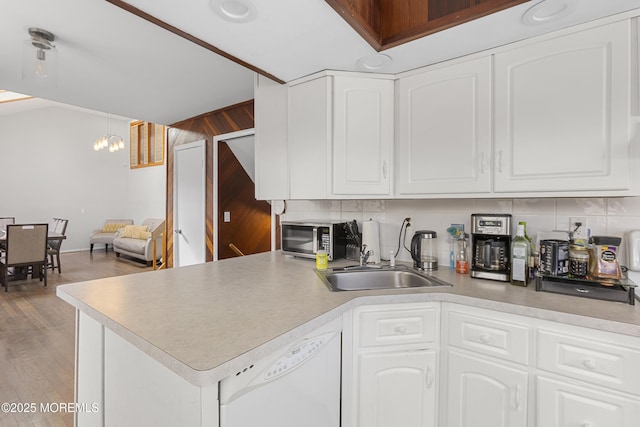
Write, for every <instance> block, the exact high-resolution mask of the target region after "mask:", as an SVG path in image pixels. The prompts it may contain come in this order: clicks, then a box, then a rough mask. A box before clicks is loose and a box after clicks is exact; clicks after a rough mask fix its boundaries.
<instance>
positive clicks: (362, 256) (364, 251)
mask: <svg viewBox="0 0 640 427" xmlns="http://www.w3.org/2000/svg"><path fill="white" fill-rule="evenodd" d="M370 256H371V251H367V245H362V249H360V267H364V266H365V265H367V260H368V259H369V257H370Z"/></svg>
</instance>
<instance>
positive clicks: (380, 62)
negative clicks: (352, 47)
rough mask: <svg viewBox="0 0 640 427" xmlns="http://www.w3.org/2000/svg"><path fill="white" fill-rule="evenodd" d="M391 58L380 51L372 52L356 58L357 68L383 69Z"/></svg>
mask: <svg viewBox="0 0 640 427" xmlns="http://www.w3.org/2000/svg"><path fill="white" fill-rule="evenodd" d="M391 62H392V61H391V58H390V57H389V56H387V55H384V54H382V53H374V54H373V55H368V56H363V57H362V58H360V59H358V63H357V64H358V68H360V69H361V70H363V71H383V70H384V69H385V68H387V66H388V65H389V64H391Z"/></svg>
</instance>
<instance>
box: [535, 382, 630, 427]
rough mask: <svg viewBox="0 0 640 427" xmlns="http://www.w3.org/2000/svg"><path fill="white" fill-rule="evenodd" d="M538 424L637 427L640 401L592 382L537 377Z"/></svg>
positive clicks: (560, 426) (567, 426)
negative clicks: (599, 386) (581, 383)
mask: <svg viewBox="0 0 640 427" xmlns="http://www.w3.org/2000/svg"><path fill="white" fill-rule="evenodd" d="M536 390H537V397H536V399H537V424H536V425H537V426H538V427H573V426H579V427H597V426H606V427H636V426H637V425H638V417H640V400H638V399H633V398H629V397H628V396H625V395H620V394H616V393H612V392H611V391H609V390H606V389H600V388H597V387H593V386H591V385H589V386H587V385H580V384H576V383H574V382H568V381H559V380H555V379H551V378H546V377H544V376H538V378H537V387H536Z"/></svg>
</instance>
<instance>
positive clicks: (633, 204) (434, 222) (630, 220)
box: [282, 197, 640, 266]
mask: <svg viewBox="0 0 640 427" xmlns="http://www.w3.org/2000/svg"><path fill="white" fill-rule="evenodd" d="M472 213H509V214H512V215H513V222H512V224H514V225H513V230H512V234H515V224H518V222H519V221H526V222H527V234H529V235H530V236H531V237H532V238H534V239H535V238H536V237H537V236H538V235H539V234H541V233H544V232H547V231H551V230H568V229H569V218H570V217H585V218H586V219H587V227H588V228H589V229H590V230H591V235H609V236H619V237H622V238H623V245H624V234H625V232H627V231H629V230H640V197H614V198H557V199H556V198H521V199H433V200H342V201H339V200H290V201H287V208H286V212H285V214H284V215H283V216H282V219H287V220H300V219H332V220H341V221H351V220H354V219H355V220H357V221H358V224H359V225H362V221H366V220H368V219H369V218H372V219H373V220H374V221H378V222H379V223H380V251H381V252H382V258H384V259H388V258H389V252H390V251H391V250H395V249H396V248H397V247H398V233H399V232H400V226H401V224H402V221H403V220H404V218H406V217H411V218H412V221H411V222H412V226H413V231H415V230H435V231H436V232H437V234H438V242H439V246H440V254H439V258H438V261H439V263H440V264H441V265H442V264H444V266H448V265H449V243H448V239H447V232H446V229H447V227H449V226H450V225H451V224H464V225H465V231H466V232H467V233H468V232H469V231H470V230H471V214H472ZM360 229H362V227H360ZM412 234H413V233H408V234H407V239H406V243H407V247H410V243H411V236H412ZM561 236H562V234H560V235H559V236H558V237H561ZM398 259H399V260H401V261H411V257H410V255H409V253H408V251H406V250H404V249H401V250H400V254H399V256H398ZM620 259H621V260H622V262H623V264H625V265H626V263H627V260H626V250H625V248H624V246H623V247H622V248H621V251H620Z"/></svg>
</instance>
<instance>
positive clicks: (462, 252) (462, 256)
mask: <svg viewBox="0 0 640 427" xmlns="http://www.w3.org/2000/svg"><path fill="white" fill-rule="evenodd" d="M456 245H457V248H456V273H460V274H469V258H468V257H467V237H466V235H465V234H464V233H461V234H460V237H458V240H457V241H456Z"/></svg>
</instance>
